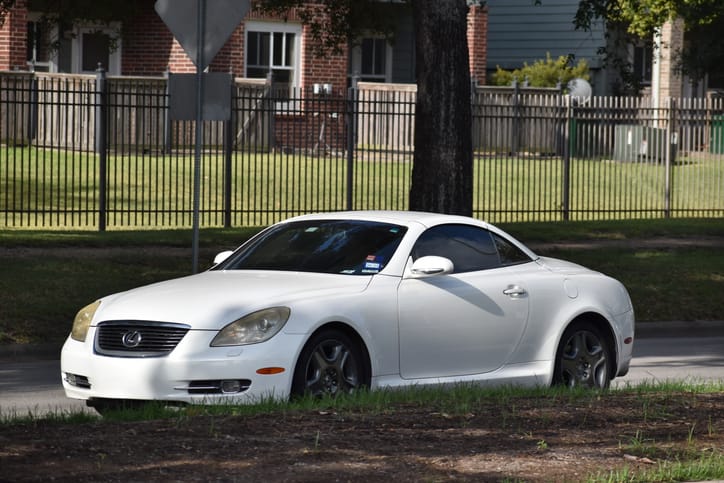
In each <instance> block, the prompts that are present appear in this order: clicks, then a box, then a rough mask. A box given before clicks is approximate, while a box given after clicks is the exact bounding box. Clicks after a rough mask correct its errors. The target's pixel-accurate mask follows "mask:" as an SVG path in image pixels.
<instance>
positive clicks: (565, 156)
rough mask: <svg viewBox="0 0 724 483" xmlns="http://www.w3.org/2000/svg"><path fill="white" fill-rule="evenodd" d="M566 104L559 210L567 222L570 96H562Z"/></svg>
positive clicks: (569, 179)
mask: <svg viewBox="0 0 724 483" xmlns="http://www.w3.org/2000/svg"><path fill="white" fill-rule="evenodd" d="M563 99H564V100H565V103H566V119H565V122H564V123H563V126H564V129H563V187H562V188H563V189H562V197H563V199H562V200H561V208H562V212H563V220H564V221H568V220H569V218H570V210H571V133H570V130H571V118H572V116H573V109H572V108H571V96H563Z"/></svg>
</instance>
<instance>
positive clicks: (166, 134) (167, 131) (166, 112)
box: [163, 66, 171, 153]
mask: <svg viewBox="0 0 724 483" xmlns="http://www.w3.org/2000/svg"><path fill="white" fill-rule="evenodd" d="M163 77H164V79H166V92H165V95H164V96H163V150H164V152H165V153H170V152H171V115H170V113H171V109H170V107H169V99H170V95H169V89H170V84H171V82H170V77H171V66H166V71H165V72H164V73H163Z"/></svg>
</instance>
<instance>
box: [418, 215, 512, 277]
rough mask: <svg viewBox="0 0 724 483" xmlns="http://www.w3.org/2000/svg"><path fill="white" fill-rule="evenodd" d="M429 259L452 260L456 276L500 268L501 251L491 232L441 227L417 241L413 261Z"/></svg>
mask: <svg viewBox="0 0 724 483" xmlns="http://www.w3.org/2000/svg"><path fill="white" fill-rule="evenodd" d="M428 255H437V256H440V257H445V258H449V259H450V260H451V261H452V262H453V265H454V266H455V272H471V271H474V270H485V269H488V268H495V267H499V266H500V260H499V258H498V250H497V248H496V246H495V243H494V242H493V238H492V236H491V235H490V232H489V231H487V230H484V229H482V228H477V227H474V226H467V225H441V226H436V227H433V228H430V229H429V230H427V231H426V232H425V233H423V234H422V235H421V236H420V238H418V240H417V242H416V243H415V248H414V249H413V252H412V258H413V260H417V259H418V258H420V257H424V256H428Z"/></svg>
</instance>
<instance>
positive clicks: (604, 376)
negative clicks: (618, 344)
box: [553, 322, 613, 389]
mask: <svg viewBox="0 0 724 483" xmlns="http://www.w3.org/2000/svg"><path fill="white" fill-rule="evenodd" d="M612 362H613V356H612V354H611V349H610V348H609V347H608V343H607V341H606V338H605V337H604V336H603V334H602V333H601V331H600V330H599V329H598V328H597V327H596V326H595V325H594V324H592V323H590V322H574V323H573V324H571V325H570V326H569V327H568V328H567V329H566V330H565V332H563V337H561V342H560V344H559V346H558V351H557V352H556V365H555V372H554V374H553V384H556V385H563V386H567V387H579V386H580V387H588V388H594V389H606V388H608V386H609V383H610V382H611V379H612V376H611V374H612Z"/></svg>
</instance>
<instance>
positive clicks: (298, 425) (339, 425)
mask: <svg viewBox="0 0 724 483" xmlns="http://www.w3.org/2000/svg"><path fill="white" fill-rule="evenodd" d="M561 399H567V398H561ZM194 410H195V409H194ZM198 411H199V415H196V416H188V415H187V413H184V415H183V416H179V417H175V418H173V419H168V420H153V421H146V422H124V423H120V422H109V421H98V422H89V423H82V424H70V423H58V422H52V421H36V422H33V423H24V424H16V425H6V426H4V427H2V430H1V431H0V468H2V472H1V473H0V481H13V482H16V481H50V480H53V481H315V482H326V481H330V482H331V481H393V480H394V481H449V480H455V481H531V482H537V481H541V482H543V481H582V480H585V478H586V476H588V475H591V474H597V473H600V474H605V475H608V474H609V472H611V471H615V470H621V469H623V468H624V467H627V468H629V470H630V471H632V472H637V471H642V470H645V469H649V468H655V467H656V465H657V464H658V463H660V462H663V461H666V460H668V461H675V460H676V459H677V458H684V459H685V458H690V457H696V456H700V455H708V454H721V452H722V451H724V393H718V394H716V393H715V394H689V393H684V394H675V395H671V394H660V395H658V394H646V395H642V394H626V393H611V394H608V395H606V396H604V397H601V398H598V397H593V396H592V397H585V398H583V399H582V400H578V401H561V400H554V399H551V398H545V399H541V398H537V399H536V398H507V399H506V400H505V401H504V402H502V401H487V400H480V401H477V402H475V403H474V404H471V405H470V407H469V411H468V410H465V411H462V412H461V413H459V414H458V413H456V414H448V413H446V412H444V411H441V410H439V408H432V407H423V406H421V405H405V406H401V405H394V406H391V407H389V408H386V409H384V410H380V411H379V412H377V413H375V414H371V413H365V412H359V411H350V412H347V411H345V412H342V411H339V412H337V411H335V410H332V409H329V410H322V411H319V410H316V411H311V412H279V413H274V414H268V415H259V416H251V417H249V416H208V415H204V414H203V412H202V411H201V410H198Z"/></svg>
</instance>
